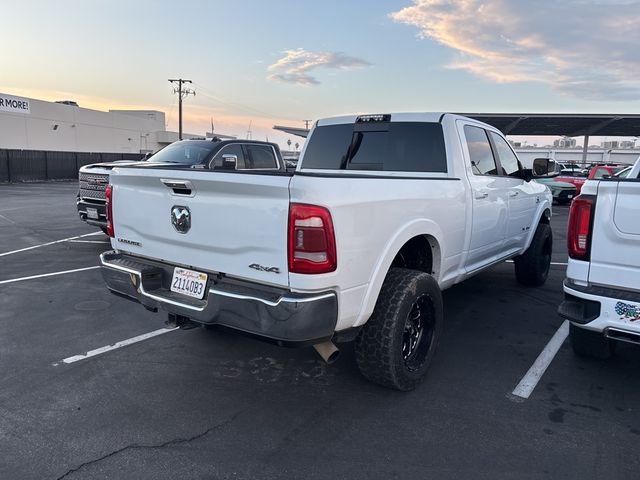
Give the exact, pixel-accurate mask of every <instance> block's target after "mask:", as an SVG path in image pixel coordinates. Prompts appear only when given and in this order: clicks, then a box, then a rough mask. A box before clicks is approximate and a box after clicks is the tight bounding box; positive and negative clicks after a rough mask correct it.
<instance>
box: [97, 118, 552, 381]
mask: <svg viewBox="0 0 640 480" xmlns="http://www.w3.org/2000/svg"><path fill="white" fill-rule="evenodd" d="M219 153H220V155H224V154H225V151H224V150H223V151H221V152H219ZM228 153H229V154H230V155H232V152H228ZM231 163H232V164H233V163H234V162H231ZM553 170H554V166H553V164H552V162H549V160H547V159H537V160H536V161H535V163H534V171H535V173H536V174H538V175H539V176H544V175H551V172H553ZM533 176H534V173H532V172H531V171H530V170H529V171H526V170H523V168H522V165H521V164H520V162H519V161H518V158H517V156H516V155H515V153H514V152H513V150H512V149H511V147H510V146H509V144H508V142H507V141H506V140H505V138H504V137H503V135H502V134H501V133H500V132H499V131H498V130H496V129H495V128H493V127H491V126H489V125H486V124H483V123H480V122H478V121H475V120H471V119H468V118H465V117H460V116H456V115H453V114H447V113H405V114H384V115H361V116H345V117H338V118H328V119H324V120H319V121H318V122H316V124H315V125H314V128H313V129H312V131H311V133H310V136H309V139H308V141H307V143H306V145H305V147H304V150H303V152H302V155H301V159H300V162H299V164H298V166H297V169H296V171H295V172H288V171H286V170H284V171H283V169H264V168H252V169H247V168H244V169H239V168H238V169H235V170H223V171H222V170H217V169H216V168H215V165H214V162H213V161H212V162H211V164H210V165H209V168H208V169H201V170H184V169H183V170H175V169H171V168H168V167H166V166H163V167H150V168H135V167H133V168H131V167H126V168H120V167H117V168H115V169H114V170H113V172H112V175H111V179H110V181H111V185H110V186H109V187H108V188H107V199H108V218H109V225H108V228H109V231H110V233H111V235H112V237H113V238H112V240H111V244H112V247H113V251H109V252H106V253H104V254H102V256H101V262H102V273H103V276H104V279H105V281H106V283H107V285H108V287H109V289H110V290H111V291H112V292H114V293H116V294H118V295H121V296H124V297H127V298H129V299H133V300H135V301H137V302H140V303H141V304H142V305H144V306H145V307H146V308H147V309H150V310H153V311H157V310H158V309H162V310H165V311H167V312H168V313H169V321H170V324H171V325H178V326H191V325H193V324H194V323H195V324H201V325H211V324H217V325H224V326H227V327H231V328H233V329H236V330H240V331H243V332H246V333H249V334H252V335H255V336H258V337H261V338H263V339H268V340H270V341H273V342H276V343H277V344H279V345H292V346H293V345H313V346H314V347H316V350H318V352H319V353H320V354H321V355H322V356H323V358H324V359H325V360H327V361H331V360H333V359H334V358H335V357H336V355H337V353H338V351H337V348H336V346H335V344H334V342H341V341H347V340H355V351H356V356H357V362H358V366H359V368H360V371H361V372H362V373H363V374H364V376H365V377H367V378H368V379H370V380H372V381H374V382H377V383H379V384H381V385H384V386H386V387H390V388H396V389H399V390H409V389H412V388H413V387H415V385H416V384H417V383H418V382H419V381H420V379H421V378H422V377H423V376H424V374H425V372H426V370H427V368H428V366H429V364H430V362H431V360H432V358H433V355H434V352H435V349H436V346H437V343H438V339H439V337H440V334H441V331H442V325H443V308H442V296H441V291H442V290H443V289H446V288H448V287H450V286H452V285H454V284H456V283H458V282H461V281H463V280H464V279H466V278H468V277H470V276H471V275H474V274H476V273H478V272H480V271H481V270H483V269H486V268H487V267H490V266H492V265H495V264H497V263H500V262H503V261H504V260H506V259H509V258H513V259H514V261H515V262H514V263H515V273H516V278H517V279H518V280H519V281H520V282H521V283H523V284H525V285H530V286H537V285H541V284H543V283H544V282H545V280H546V278H547V274H548V271H549V265H550V260H551V250H552V234H551V228H550V226H549V219H550V216H551V202H552V197H551V193H550V192H549V190H548V189H547V188H546V187H545V186H543V185H540V184H539V183H536V182H532V181H531V179H532V177H533ZM129 205H135V206H136V207H135V208H130V207H129Z"/></svg>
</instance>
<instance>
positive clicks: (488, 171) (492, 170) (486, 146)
mask: <svg viewBox="0 0 640 480" xmlns="http://www.w3.org/2000/svg"><path fill="white" fill-rule="evenodd" d="M464 136H465V137H466V138H467V147H468V148H469V157H470V159H471V168H472V170H473V173H474V174H476V175H498V168H497V167H496V161H495V159H494V158H493V152H492V150H491V144H490V143H489V138H488V137H487V132H486V131H485V130H484V129H483V128H479V127H474V126H472V125H465V126H464Z"/></svg>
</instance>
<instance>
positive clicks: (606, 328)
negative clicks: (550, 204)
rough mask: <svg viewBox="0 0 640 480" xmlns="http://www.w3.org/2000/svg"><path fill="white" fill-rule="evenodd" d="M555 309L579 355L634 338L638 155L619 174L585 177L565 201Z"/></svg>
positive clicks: (639, 288) (638, 289) (638, 294)
mask: <svg viewBox="0 0 640 480" xmlns="http://www.w3.org/2000/svg"><path fill="white" fill-rule="evenodd" d="M567 240H568V247H569V265H568V267H567V278H566V280H565V282H564V293H565V298H564V301H563V302H562V304H561V305H560V307H559V309H558V312H559V313H560V315H561V316H562V317H564V318H566V319H568V320H570V321H571V326H570V330H569V332H570V337H571V345H572V346H573V349H574V351H575V352H576V353H577V354H579V355H584V356H593V357H598V358H607V357H609V356H610V355H611V354H612V353H613V352H614V348H615V346H616V341H623V342H630V343H635V344H640V159H639V160H638V161H637V162H636V164H635V165H634V166H633V167H632V168H631V170H629V171H628V172H625V174H624V175H621V176H619V177H615V176H614V177H612V178H605V179H602V180H588V181H587V182H586V183H585V184H584V185H583V186H582V192H581V194H580V196H578V197H576V198H575V199H574V201H573V203H572V204H571V210H570V213H569V227H568V233H567Z"/></svg>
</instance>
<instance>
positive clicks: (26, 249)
mask: <svg viewBox="0 0 640 480" xmlns="http://www.w3.org/2000/svg"><path fill="white" fill-rule="evenodd" d="M91 235H103V233H102V232H93V233H85V234H84V235H77V236H75V237H69V238H63V239H62V240H55V241H53V242H47V243H41V244H40V245H33V246H31V247H25V248H20V249H18V250H11V251H10V252H4V253H0V257H4V256H6V255H13V254H14V253H20V252H26V251H28V250H33V249H34V248H41V247H48V246H49V245H55V244H56V243H64V242H68V241H69V240H76V239H78V238H84V237H90V236H91Z"/></svg>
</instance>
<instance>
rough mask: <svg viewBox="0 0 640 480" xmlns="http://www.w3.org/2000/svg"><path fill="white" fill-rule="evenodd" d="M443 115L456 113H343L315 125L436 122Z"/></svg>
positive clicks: (321, 120)
mask: <svg viewBox="0 0 640 480" xmlns="http://www.w3.org/2000/svg"><path fill="white" fill-rule="evenodd" d="M445 115H454V116H456V117H460V118H466V117H462V116H460V115H456V114H453V113H449V112H397V113H381V114H360V115H343V116H338V117H327V118H322V119H320V120H318V122H317V126H326V125H340V124H344V123H355V122H356V121H358V119H371V120H370V121H376V119H377V121H386V122H429V123H438V122H440V121H441V120H442V117H444V116H445Z"/></svg>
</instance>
